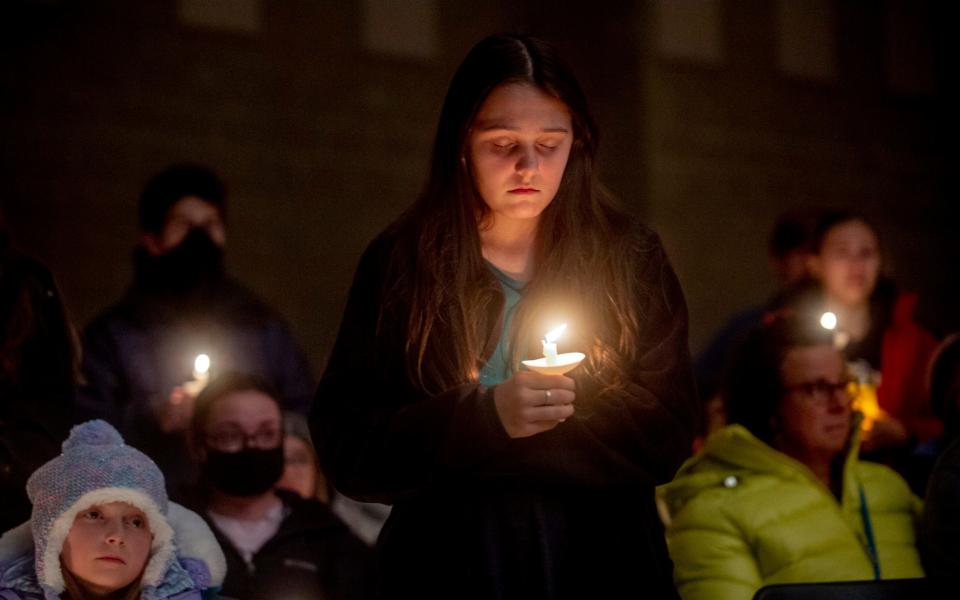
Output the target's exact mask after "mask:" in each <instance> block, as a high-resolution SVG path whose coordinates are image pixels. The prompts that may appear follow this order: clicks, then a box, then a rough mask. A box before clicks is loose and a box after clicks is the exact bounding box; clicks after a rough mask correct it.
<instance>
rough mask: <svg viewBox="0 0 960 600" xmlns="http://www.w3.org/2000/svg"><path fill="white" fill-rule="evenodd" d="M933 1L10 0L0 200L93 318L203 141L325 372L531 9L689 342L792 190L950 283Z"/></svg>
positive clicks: (265, 273) (269, 284) (758, 252)
mask: <svg viewBox="0 0 960 600" xmlns="http://www.w3.org/2000/svg"><path fill="white" fill-rule="evenodd" d="M798 6H800V7H802V9H798V8H797V7H798ZM937 10H940V9H939V8H937V9H936V10H935V9H934V8H932V7H931V6H930V5H928V4H927V3H925V2H919V3H915V2H906V1H888V2H831V1H829V0H810V1H809V2H791V0H779V1H776V0H739V1H737V0H656V1H654V0H648V1H641V0H637V1H635V2H629V1H627V2H595V1H594V2H586V1H583V0H576V1H571V2H563V3H556V2H547V1H545V0H528V1H523V2H517V1H513V2H510V1H507V0H503V1H488V2H469V3H468V2H463V3H460V2H446V1H442V0H410V1H406V2H404V1H402V0H352V1H342V2H320V1H313V2H309V1H306V0H285V1H283V2H280V1H271V0H139V1H137V2H126V1H122V0H116V1H110V2H71V1H68V0H32V1H28V0H19V1H14V2H11V3H8V4H7V5H6V6H5V13H6V14H5V16H4V18H3V19H0V20H2V22H3V24H2V25H0V33H2V37H3V41H2V42H0V43H2V53H3V54H2V62H0V86H2V87H0V94H2V100H0V102H2V103H0V140H2V154H0V202H2V205H0V211H2V213H3V214H5V218H6V220H7V222H8V225H9V227H10V228H11V229H12V230H13V232H14V234H15V236H16V238H17V240H18V241H19V243H20V244H21V245H22V246H23V247H25V248H26V249H27V250H29V251H31V252H33V253H34V254H36V255H38V256H39V257H40V258H41V259H43V260H44V261H46V262H47V263H48V264H49V265H50V266H51V267H52V268H53V269H54V271H55V273H56V275H57V276H58V277H59V280H60V282H61V285H62V287H63V288H64V292H65V295H66V297H67V299H68V302H69V304H70V308H71V309H72V312H73V314H74V316H75V318H76V320H77V322H78V323H79V324H81V325H82V324H85V323H86V322H87V321H88V320H89V319H90V318H91V317H92V316H93V315H95V314H96V313H97V312H98V311H99V310H101V309H102V308H104V307H105V306H106V305H108V304H109V303H110V302H112V301H114V300H115V299H116V298H117V297H118V296H119V295H120V294H121V293H122V291H123V289H124V287H125V286H126V285H127V283H128V282H129V280H130V276H131V261H130V253H131V249H132V247H133V245H134V244H135V243H136V241H137V231H136V220H135V207H136V200H137V196H138V194H139V191H140V188H141V187H142V185H143V183H144V182H145V180H146V179H147V178H148V177H150V176H151V175H152V174H154V173H155V172H157V171H158V170H160V169H161V168H163V167H164V166H166V165H167V164H170V163H172V162H180V161H185V160H188V161H198V162H202V163H206V164H208V165H210V166H212V167H214V168H216V169H217V170H218V171H219V172H220V173H221V175H222V176H223V177H224V179H225V180H226V181H227V183H228V186H229V191H230V207H229V241H228V248H229V249H228V265H229V268H230V270H231V271H232V272H233V273H234V274H235V275H236V276H237V277H238V278H239V279H241V280H242V281H244V282H245V283H247V284H248V285H249V286H250V287H252V288H253V289H254V290H255V291H257V292H258V293H259V294H261V295H262V296H264V297H265V298H266V299H267V300H268V301H269V302H271V303H272V304H273V305H275V306H276V307H277V308H278V309H279V310H280V311H281V312H282V313H283V314H284V315H285V316H286V317H287V319H288V320H289V321H290V322H291V323H292V324H293V326H294V328H295V332H296V334H297V336H298V338H299V340H300V342H301V343H302V344H303V346H304V347H305V348H306V349H307V351H308V352H309V354H310V356H311V357H312V359H313V361H314V365H315V367H316V368H317V369H318V370H319V369H320V368H321V366H322V364H323V361H324V359H325V357H326V353H327V352H328V350H329V348H330V346H331V344H332V341H333V336H334V335H335V333H336V328H337V326H338V323H339V318H340V311H341V309H342V305H343V302H344V300H345V295H346V291H347V287H348V286H349V282H350V278H351V276H352V272H353V268H354V266H355V264H356V260H357V258H358V257H359V254H360V252H361V251H362V249H363V247H364V246H365V244H366V243H367V242H368V241H369V240H370V239H371V238H372V237H373V236H374V235H375V234H376V233H377V232H378V231H379V230H381V229H382V228H383V227H384V226H385V225H386V224H387V223H389V222H390V221H391V220H392V219H393V218H394V217H395V216H396V215H398V214H399V212H400V211H401V210H402V209H403V208H404V207H405V206H406V205H407V204H408V203H409V202H410V201H411V200H412V199H413V197H414V196H415V195H416V193H417V192H418V190H419V188H420V185H421V184H422V182H423V179H424V177H425V174H426V167H427V161H428V158H429V152H430V143H431V140H432V136H433V130H434V127H435V124H436V118H437V115H438V113H439V108H440V105H441V102H442V99H443V94H444V92H445V88H446V85H447V82H448V81H449V79H450V77H451V76H452V73H453V70H454V69H455V68H456V65H457V64H458V63H459V61H460V60H461V59H462V57H463V55H464V54H465V53H466V51H467V50H468V49H469V47H470V46H471V45H472V44H473V43H474V42H475V41H477V40H478V39H480V38H481V37H483V36H484V35H486V34H488V33H492V32H496V31H503V30H513V31H524V32H530V33H535V34H537V35H541V36H543V37H546V38H548V39H551V40H552V41H554V42H556V43H557V44H558V45H559V46H560V47H561V49H562V51H563V53H564V55H565V56H566V57H567V58H568V60H569V62H571V63H572V64H573V66H574V69H575V70H576V71H577V73H578V75H579V77H580V79H581V81H582V83H583V84H584V87H585V88H586V91H587V94H588V96H589V97H590V99H591V101H592V105H593V108H594V111H595V113H596V117H597V120H598V122H599V125H600V128H601V132H602V144H601V157H600V160H599V163H600V165H601V175H602V177H603V178H604V180H605V181H606V182H607V183H608V184H609V185H610V187H612V188H613V189H614V190H615V191H616V192H617V193H618V194H619V195H620V196H621V198H622V199H623V200H624V203H625V205H626V206H627V207H628V208H629V209H630V210H632V211H634V212H636V213H637V214H639V215H641V216H643V217H645V218H646V219H647V220H648V221H650V223H651V225H653V226H654V227H655V228H656V229H658V230H659V231H660V232H661V234H662V235H663V237H664V240H665V243H666V244H667V248H668V251H669V252H670V254H671V256H672V258H673V261H674V263H675V266H676V268H677V270H678V273H679V275H680V277H681V280H682V282H683V284H684V287H685V289H686V292H687V295H688V300H689V303H690V308H691V317H692V331H691V344H692V346H693V348H694V349H697V348H699V347H700V346H701V345H702V343H703V342H704V341H705V339H707V337H708V336H709V335H710V334H711V333H712V331H713V330H714V329H715V328H716V327H718V326H719V325H720V324H721V323H722V321H723V320H724V318H725V317H726V316H727V315H728V314H729V313H730V312H732V311H734V310H736V309H738V308H741V307H743V306H745V305H747V304H750V303H753V302H756V301H758V300H760V299H762V298H763V297H764V296H765V295H766V294H767V293H768V292H769V291H770V289H771V280H770V277H769V275H768V273H767V272H766V263H765V258H764V251H765V243H766V235H767V232H768V230H769V228H770V226H771V225H772V223H773V220H774V218H775V217H776V215H777V214H778V213H780V212H781V211H782V210H784V209H787V208H792V207H798V206H810V205H818V206H829V205H843V206H852V207H855V208H858V209H860V210H863V211H864V212H866V213H867V214H869V215H870V216H872V217H874V218H875V220H876V221H877V223H878V224H879V225H880V227H881V229H882V231H883V235H884V238H885V243H886V245H887V250H888V254H889V255H890V256H891V257H892V262H891V265H890V266H891V269H892V270H893V272H894V274H895V275H896V276H897V278H898V280H900V281H901V282H903V283H904V284H907V285H909V286H911V287H917V288H921V289H923V290H926V291H927V292H928V294H927V295H928V296H929V297H930V298H934V299H936V298H941V297H943V294H942V293H940V292H942V288H943V281H944V279H945V278H946V276H947V274H949V273H950V269H949V268H948V265H950V264H954V263H952V260H951V257H952V255H951V254H950V253H951V252H952V247H951V246H950V245H949V243H948V242H949V240H950V238H951V236H952V223H955V222H956V221H955V219H954V215H953V213H952V210H951V208H950V204H949V202H948V197H950V195H951V193H952V189H953V185H954V182H953V180H952V177H954V175H953V174H952V168H951V167H952V165H953V164H954V163H953V162H952V160H953V159H952V156H953V155H952V152H953V151H952V148H950V145H949V140H951V139H953V138H952V137H951V135H952V134H951V133H950V131H951V130H950V128H949V125H950V124H952V123H953V117H952V115H950V113H949V111H948V108H949V107H950V105H951V102H952V100H953V98H952V97H951V96H950V93H949V92H948V90H947V89H946V88H945V87H944V86H943V85H942V79H944V78H945V74H947V73H949V72H950V67H952V66H954V65H952V64H950V63H949V61H947V60H946V57H947V56H950V53H949V52H947V51H946V50H945V45H946V43H947V42H946V40H948V39H949V38H948V36H947V33H946V32H945V31H944V32H941V31H940V29H939V27H940V23H941V22H942V17H943V15H942V14H941V13H938V12H936V11H937ZM934 292H935V293H934ZM931 306H935V304H931ZM932 312H933V314H935V315H936V314H938V313H937V311H936V310H933V311H932Z"/></svg>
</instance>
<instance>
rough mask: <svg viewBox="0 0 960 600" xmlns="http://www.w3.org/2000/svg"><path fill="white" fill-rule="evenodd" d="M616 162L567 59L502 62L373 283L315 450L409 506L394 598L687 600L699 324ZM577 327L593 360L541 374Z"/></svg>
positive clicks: (457, 100)
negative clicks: (667, 493)
mask: <svg viewBox="0 0 960 600" xmlns="http://www.w3.org/2000/svg"><path fill="white" fill-rule="evenodd" d="M596 144H597V132H596V129H595V127H594V125H593V122H592V120H591V119H590V116H589V113H588V111H587V108H586V103H585V100H584V97H583V94H582V92H581V90H580V88H579V86H578V85H577V83H576V81H575V80H574V78H573V77H572V75H571V73H570V71H569V69H568V68H567V67H566V66H565V65H564V64H563V63H562V62H561V61H560V60H559V59H558V57H557V56H556V53H555V50H554V49H553V48H552V47H551V46H550V45H548V44H546V43H544V42H542V41H538V40H535V39H532V38H527V37H522V36H493V37H490V38H487V39H485V40H483V41H481V42H480V43H479V44H477V45H476V46H475V47H474V48H473V49H472V50H471V52H470V53H469V54H468V55H467V57H466V59H465V60H464V62H463V63H462V65H461V66H460V68H459V69H458V71H457V73H456V74H455V75H454V78H453V81H452V82H451V85H450V88H449V91H448V93H447V97H446V100H445V102H444V106H443V109H442V112H441V116H440V122H439V127H438V131H437V135H436V139H435V145H434V151H433V159H432V165H431V171H430V176H429V179H428V181H427V184H426V187H425V190H424V192H423V193H422V194H421V196H420V197H419V198H418V199H417V201H416V202H415V203H414V204H413V206H411V207H410V209H409V210H408V211H407V212H406V213H405V214H404V215H403V216H401V217H400V219H398V221H397V222H395V223H394V224H393V225H392V226H391V227H389V228H388V229H387V230H386V231H385V232H384V233H383V234H381V235H380V236H379V237H378V238H377V239H376V240H374V242H373V243H372V244H371V245H370V247H369V248H368V249H367V251H366V252H365V253H364V256H363V258H362V259H361V261H360V265H359V267H358V268H357V273H356V276H355V279H354V283H353V287H352V289H351V292H350V298H349V300H348V303H347V308H346V311H345V314H344V318H343V322H342V325H341V329H340V333H339V336H338V339H337V343H336V346H335V348H334V351H333V354H332V356H331V358H330V362H329V364H328V366H327V370H326V373H325V374H324V376H323V379H322V381H321V384H320V387H319V390H318V393H317V398H316V402H315V404H314V410H313V414H312V426H313V432H314V436H315V437H314V439H315V441H316V443H317V447H318V452H319V454H320V457H321V461H322V462H323V463H324V470H325V472H327V473H328V475H329V476H330V477H331V479H332V481H333V483H334V485H335V486H336V487H337V488H338V489H339V490H340V491H341V492H342V493H344V494H346V495H348V496H351V497H354V498H356V499H359V500H367V501H377V502H386V503H389V504H393V507H394V508H393V512H392V514H391V516H390V519H389V520H388V521H387V524H386V526H385V527H384V530H383V532H382V534H381V536H380V541H379V551H380V557H381V571H380V572H381V576H382V586H383V590H384V592H385V593H387V594H388V595H390V596H397V597H404V596H407V595H410V594H413V593H416V594H418V595H419V596H421V597H423V596H426V597H436V596H441V595H446V596H449V595H451V594H452V593H453V594H455V595H457V596H459V597H464V596H466V597H482V598H490V597H501V598H502V597H510V598H513V597H520V596H521V595H532V597H537V598H560V597H575V596H582V595H583V594H588V595H591V596H594V597H603V596H609V595H614V594H616V595H622V594H623V593H624V592H625V590H630V589H633V590H636V593H638V594H640V593H641V590H642V591H644V592H648V593H649V594H650V597H657V598H662V597H670V596H671V595H672V594H674V592H673V588H672V582H671V565H670V562H669V558H668V556H667V553H666V548H665V544H664V541H663V532H662V528H661V525H660V522H659V518H658V516H657V512H656V508H655V503H654V491H653V489H654V486H655V485H657V484H658V483H663V482H665V481H667V480H669V479H670V478H671V477H672V476H673V473H674V471H675V469H676V468H677V466H678V465H679V463H680V462H682V460H683V459H684V458H685V457H686V455H687V454H688V453H689V448H690V445H691V440H692V435H693V431H694V421H695V419H696V414H697V406H696V399H695V393H694V389H693V387H694V386H693V383H692V377H691V372H690V365H689V355H688V350H687V313H686V307H685V303H684V300H683V295H682V293H681V290H680V286H679V284H678V282H677V279H676V277H675V275H674V273H673V271H672V269H671V268H670V265H669V263H668V261H667V259H666V256H665V254H664V251H663V248H662V246H661V244H660V241H659V239H658V238H657V236H656V235H655V234H653V233H652V232H650V231H649V230H648V229H646V228H644V227H643V226H641V225H639V224H636V223H634V222H632V220H631V219H629V218H628V217H627V216H626V215H625V214H624V213H622V212H621V211H619V210H618V209H616V208H614V206H613V204H612V201H611V198H610V197H609V196H608V195H607V194H606V193H605V192H604V190H603V189H602V188H601V187H600V186H599V184H598V183H597V182H596V180H595V177H594V173H593V157H594V153H595V150H596ZM564 322H566V323H568V324H569V327H568V328H567V330H566V331H565V333H564V334H563V337H561V338H560V339H559V341H558V343H559V345H560V349H561V350H566V349H569V350H579V351H583V352H584V353H585V354H586V355H587V357H586V360H584V362H583V363H582V364H581V365H580V366H579V367H578V368H577V369H576V370H574V371H572V372H571V373H570V374H569V376H564V375H544V374H539V373H536V372H531V371H527V370H524V369H522V368H520V361H521V360H523V359H527V358H539V357H540V356H542V353H543V346H542V341H543V338H544V334H545V333H546V332H547V331H548V330H550V329H551V328H552V327H554V326H556V325H558V324H560V323H564Z"/></svg>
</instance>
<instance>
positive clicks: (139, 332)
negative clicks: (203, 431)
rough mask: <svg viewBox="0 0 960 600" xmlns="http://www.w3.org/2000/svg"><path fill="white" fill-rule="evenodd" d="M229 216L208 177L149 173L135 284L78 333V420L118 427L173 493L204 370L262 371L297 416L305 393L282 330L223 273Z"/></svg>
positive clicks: (297, 359) (297, 360) (304, 376)
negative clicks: (80, 353) (80, 379)
mask: <svg viewBox="0 0 960 600" xmlns="http://www.w3.org/2000/svg"><path fill="white" fill-rule="evenodd" d="M225 216H226V191H225V188H224V185H223V183H222V182H221V181H220V178H219V177H217V175H216V174H215V173H214V172H213V171H211V170H210V169H208V168H206V167H203V166H200V165H192V164H183V165H175V166H172V167H169V168H168V169H166V170H164V171H163V172H161V173H159V174H158V175H156V176H155V177H153V178H152V179H151V180H150V181H149V182H148V183H147V185H146V186H145V187H144V190H143V193H142V194H141V197H140V206H139V222H140V234H141V235H140V244H139V245H138V246H137V248H136V250H135V251H134V280H133V282H132V284H131V285H130V287H129V289H128V290H127V292H126V293H125V295H124V296H123V297H122V298H121V299H120V301H119V302H118V303H117V304H115V305H114V306H112V307H110V308H109V309H107V310H106V312H104V313H103V314H102V315H100V316H99V317H97V318H96V319H94V320H93V322H91V323H90V325H89V326H88V327H87V330H86V331H85V332H84V336H83V374H84V377H85V379H86V383H85V385H84V386H83V388H82V389H81V392H80V395H79V406H78V413H79V416H80V417H83V418H94V417H99V418H103V419H105V420H107V421H109V422H111V423H112V424H114V425H115V426H116V427H117V428H118V429H119V430H120V431H121V432H122V434H123V436H124V437H125V438H126V439H127V440H128V441H129V442H130V443H131V444H133V445H134V446H136V447H138V448H141V449H142V450H143V451H144V452H146V453H147V454H148V455H150V456H151V457H152V458H153V459H154V460H155V461H156V462H157V464H158V465H159V466H160V468H161V469H162V470H163V472H164V475H165V476H166V478H167V481H168V482H169V483H170V485H171V487H174V488H175V487H177V486H178V485H181V484H183V483H185V482H192V481H194V480H195V477H196V466H195V465H194V464H193V462H192V460H191V458H190V455H189V453H188V452H187V450H186V444H185V442H184V438H183V436H184V435H185V434H184V432H185V430H186V428H187V426H188V424H189V422H190V416H191V414H192V410H193V399H194V397H195V396H196V394H197V393H198V392H199V390H200V389H201V388H202V386H203V384H204V382H205V381H206V379H207V377H209V374H208V373H206V372H204V369H203V367H205V366H207V365H209V370H210V373H212V374H214V375H215V374H216V373H218V372H220V373H222V372H226V371H243V372H248V373H253V374H256V375H259V376H260V377H262V378H264V379H266V380H267V381H269V382H270V383H271V384H272V385H273V386H274V387H275V388H277V389H278V390H279V392H280V396H281V400H282V402H283V404H284V408H285V409H287V410H293V411H295V412H301V413H304V412H306V410H307V407H308V404H309V401H310V397H311V395H312V393H313V387H314V386H313V381H312V379H311V377H310V375H309V369H308V366H307V361H306V358H305V357H304V355H303V353H302V352H301V351H300V350H299V349H298V347H297V345H296V343H295V342H294V340H293V337H292V335H291V334H290V332H289V330H288V328H287V326H286V324H285V323H284V322H283V320H282V319H281V318H280V317H279V315H277V314H276V312H275V311H273V310H272V309H270V308H269V307H268V306H266V305H265V304H264V303H263V302H262V301H261V300H260V299H259V298H257V297H256V296H255V295H254V294H253V293H252V292H251V291H249V290H248V289H246V288H245V287H243V286H242V285H240V284H239V283H238V282H237V281H235V280H233V279H232V278H230V277H229V276H228V275H227V274H226V273H225V272H224V267H223V251H224V247H225V243H226V237H227V235H226V226H225ZM200 355H205V358H201V359H200V360H197V359H198V357H199V356H200Z"/></svg>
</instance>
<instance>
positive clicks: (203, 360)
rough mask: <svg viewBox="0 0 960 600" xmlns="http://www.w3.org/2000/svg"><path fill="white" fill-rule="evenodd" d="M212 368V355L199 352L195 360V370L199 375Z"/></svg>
mask: <svg viewBox="0 0 960 600" xmlns="http://www.w3.org/2000/svg"><path fill="white" fill-rule="evenodd" d="M209 370H210V357H209V356H207V355H206V354H198V355H197V358H196V359H194V361H193V371H194V373H195V374H197V375H204V374H206V372H207V371H209Z"/></svg>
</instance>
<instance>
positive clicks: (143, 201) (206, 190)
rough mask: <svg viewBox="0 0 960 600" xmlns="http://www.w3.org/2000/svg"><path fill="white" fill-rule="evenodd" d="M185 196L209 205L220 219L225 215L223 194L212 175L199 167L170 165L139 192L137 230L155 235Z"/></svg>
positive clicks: (224, 194)
mask: <svg viewBox="0 0 960 600" xmlns="http://www.w3.org/2000/svg"><path fill="white" fill-rule="evenodd" d="M187 196H196V197H197V198H200V199H201V200H204V201H206V202H208V203H210V204H212V205H213V206H215V207H216V208H217V209H218V210H219V211H220V214H221V215H224V214H225V213H226V197H227V192H226V189H225V187H224V185H223V181H221V180H220V178H219V177H218V176H217V174H216V173H214V172H213V171H212V170H210V169H208V168H207V167H204V166H201V165H194V164H182V165H173V166H171V167H168V168H167V169H166V170H164V171H163V172H161V173H159V174H157V175H155V176H154V177H153V179H151V180H150V181H148V182H147V185H146V187H144V188H143V193H142V194H140V229H141V230H142V231H148V232H150V233H159V232H160V230H161V229H163V224H164V223H165V222H166V220H167V213H168V212H169V211H170V208H171V207H172V206H173V205H174V204H176V203H177V201H179V200H181V199H182V198H186V197H187Z"/></svg>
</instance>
